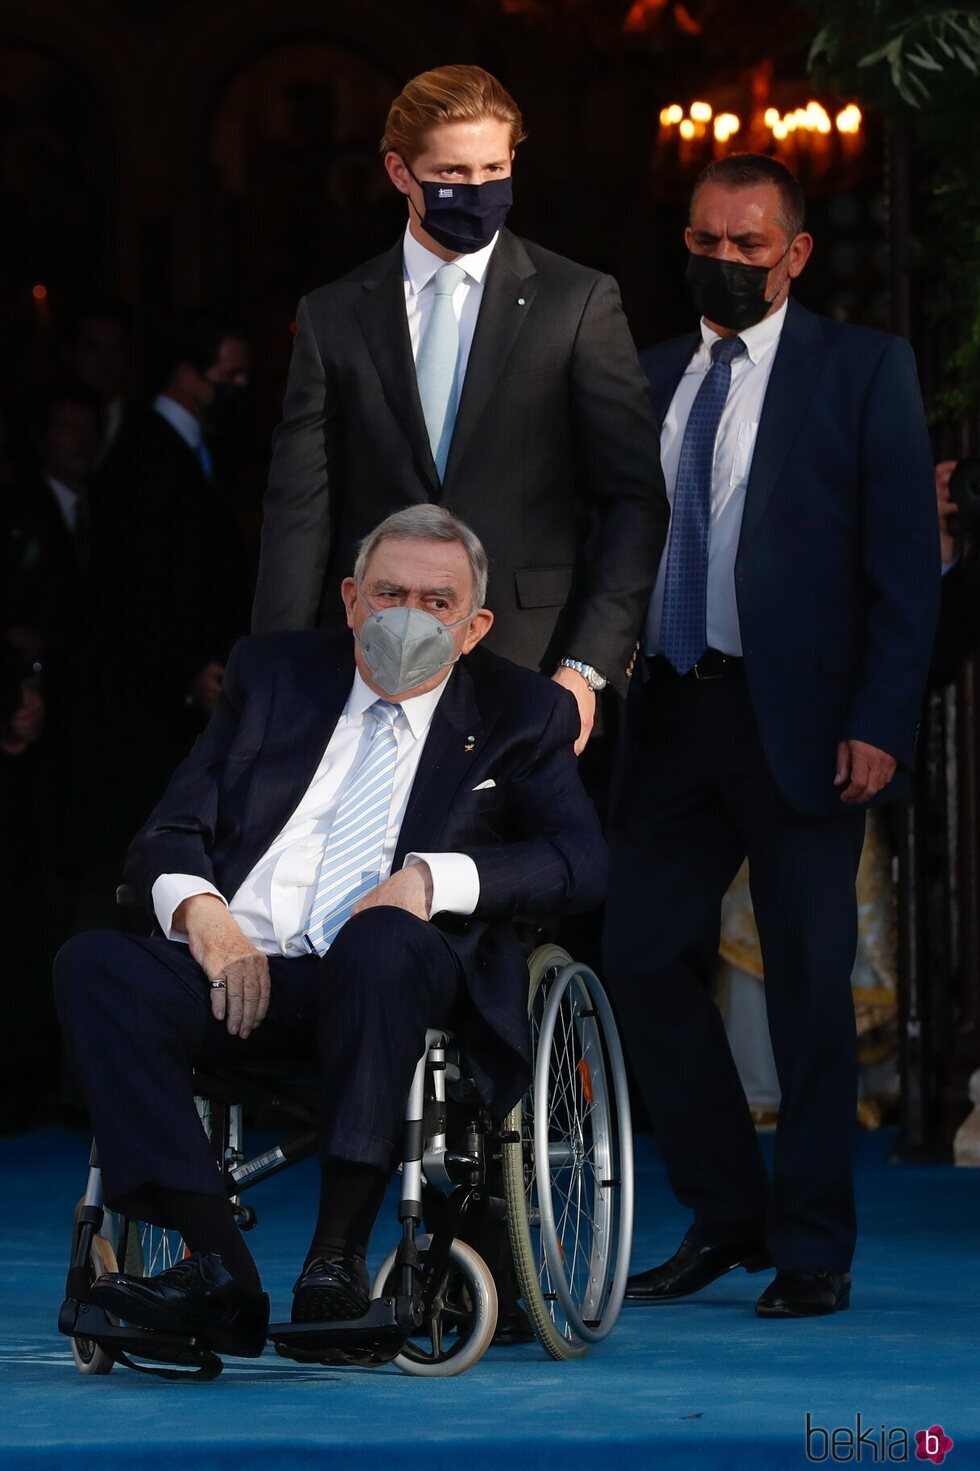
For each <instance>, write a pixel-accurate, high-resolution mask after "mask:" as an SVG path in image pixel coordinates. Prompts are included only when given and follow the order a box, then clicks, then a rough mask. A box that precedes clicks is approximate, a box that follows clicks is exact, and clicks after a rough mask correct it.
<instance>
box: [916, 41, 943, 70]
mask: <svg viewBox="0 0 980 1471" xmlns="http://www.w3.org/2000/svg"><path fill="white" fill-rule="evenodd" d="M908 59H909V61H914V62H915V64H916V66H921V67H922V69H923V70H924V71H929V72H941V71H942V67H941V66H940V65H939V62H938V61H937V60H936V59H935V57H934V56H930V55H929V53H928V51H926V50H925V48H924V47H922V46H920V47H919V49H918V51H910V52H909V53H908Z"/></svg>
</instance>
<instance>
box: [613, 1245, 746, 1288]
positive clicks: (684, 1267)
mask: <svg viewBox="0 0 980 1471" xmlns="http://www.w3.org/2000/svg"><path fill="white" fill-rule="evenodd" d="M771 1266H772V1262H771V1260H770V1257H769V1253H768V1252H767V1251H766V1248H765V1246H763V1244H762V1242H761V1241H743V1242H735V1243H734V1244H732V1245H730V1246H696V1245H694V1243H693V1242H690V1241H688V1240H687V1239H686V1238H685V1239H684V1240H683V1241H682V1242H681V1244H680V1246H679V1247H678V1248H677V1250H676V1251H675V1252H674V1255H673V1256H672V1257H671V1258H670V1260H669V1261H667V1262H664V1263H663V1264H662V1265H661V1266H659V1267H651V1268H650V1270H649V1271H648V1272H638V1273H637V1274H636V1276H634V1277H628V1278H627V1279H626V1296H627V1297H628V1298H629V1299H630V1300H631V1301H632V1302H673V1301H674V1299H675V1298H678V1297H689V1296H690V1294H691V1293H692V1292H700V1291H701V1288H702V1287H707V1285H708V1283H709V1282H714V1281H715V1279H716V1278H717V1277H724V1275H725V1273H726V1272H733V1271H734V1270H735V1268H736V1267H744V1268H745V1270H746V1271H747V1272H764V1271H765V1270H766V1268H767V1267H771Z"/></svg>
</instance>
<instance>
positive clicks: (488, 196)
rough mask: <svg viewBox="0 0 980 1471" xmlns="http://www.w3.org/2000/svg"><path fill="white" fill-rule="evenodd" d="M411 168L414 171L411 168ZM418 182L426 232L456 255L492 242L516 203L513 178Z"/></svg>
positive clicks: (419, 180) (470, 253)
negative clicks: (443, 182)
mask: <svg viewBox="0 0 980 1471" xmlns="http://www.w3.org/2000/svg"><path fill="white" fill-rule="evenodd" d="M405 167H406V168H408V164H406V165H405ZM408 172H409V173H410V174H412V170H411V169H408ZM412 178H413V179H415V175H414V174H412ZM415 182H416V184H418V186H419V188H420V189H421V190H422V197H423V199H424V201H425V214H424V215H419V219H420V221H421V223H422V226H423V228H424V230H425V232H426V234H427V235H431V236H432V238H433V240H437V241H438V242H439V244H440V245H442V246H444V247H445V249H446V250H451V251H453V253H454V254H456V255H472V254H473V251H474V250H482V249H483V247H484V246H485V245H489V244H490V241H491V240H492V239H493V237H494V236H495V235H496V233H497V231H498V230H499V229H500V227H501V226H502V225H503V223H504V221H505V220H506V218H507V215H508V213H509V211H510V207H511V205H512V204H513V203H514V191H513V186H512V183H511V180H510V178H506V179H488V180H487V182H486V183H485V184H439V183H433V182H432V181H431V180H429V179H415ZM410 202H411V201H410ZM412 208H413V209H415V206H414V204H413V205H412ZM415 213H416V214H418V210H415Z"/></svg>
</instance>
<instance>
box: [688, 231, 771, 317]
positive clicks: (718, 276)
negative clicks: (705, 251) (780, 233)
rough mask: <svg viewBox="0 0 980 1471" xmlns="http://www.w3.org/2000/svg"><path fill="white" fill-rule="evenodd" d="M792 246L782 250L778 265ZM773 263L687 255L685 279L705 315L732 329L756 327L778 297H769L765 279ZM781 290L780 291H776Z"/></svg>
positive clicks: (698, 306) (696, 304)
mask: <svg viewBox="0 0 980 1471" xmlns="http://www.w3.org/2000/svg"><path fill="white" fill-rule="evenodd" d="M788 254H789V247H788V246H787V248H786V250H784V251H783V254H782V255H781V256H780V257H779V260H778V261H776V262H775V265H777V266H778V265H779V263H780V261H783V260H785V258H786V256H787V255H788ZM773 269H774V267H773V266H750V265H746V263H745V262H744V261H736V260H719V259H718V257H717V256H714V255H695V254H694V253H693V251H692V252H691V253H690V254H689V255H688V257H687V270H686V272H685V280H686V282H687V289H688V290H689V291H690V293H691V296H692V298H693V300H694V305H695V306H696V307H697V309H698V311H699V312H700V313H701V315H702V317H704V318H705V319H706V321H709V322H717V323H718V325H719V327H728V328H730V329H731V331H733V332H744V331H745V329H746V327H754V326H755V324H756V322H761V321H762V319H763V317H764V316H765V315H766V313H767V312H768V310H769V308H770V307H771V306H772V303H773V301H775V300H776V297H775V296H774V297H773V298H772V301H769V300H768V299H767V297H766V282H767V281H768V279H769V272H770V271H771V270H773ZM776 294H777V295H778V294H779V293H778V292H777V293H776Z"/></svg>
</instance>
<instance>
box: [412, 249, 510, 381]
mask: <svg viewBox="0 0 980 1471" xmlns="http://www.w3.org/2000/svg"><path fill="white" fill-rule="evenodd" d="M499 233H500V232H499V231H498V232H497V234H498V235H499ZM496 243H497V235H494V237H493V239H492V240H491V241H490V244H489V245H484V247H483V249H482V250H474V251H473V252H472V253H471V254H469V255H460V256H457V258H456V259H455V260H454V261H453V264H454V265H457V266H459V268H460V270H461V271H465V272H466V275H465V278H464V279H463V280H462V281H460V283H459V285H458V286H457V287H456V290H455V291H454V292H453V311H454V313H455V315H456V320H457V322H458V323H459V366H458V369H457V373H456V391H457V393H462V390H463V379H464V378H465V377H466V365H467V363H468V362H469V359H470V348H471V347H472V346H473V333H474V332H475V331H476V319H477V317H478V316H479V315H480V303H481V302H482V300H483V282H484V278H485V276H486V274H487V267H488V266H489V264H490V257H491V255H492V254H493V248H494V246H495V245H496ZM444 265H446V262H445V261H444V260H443V259H442V257H441V256H438V255H433V253H432V251H431V250H427V249H426V248H425V246H424V245H421V244H420V243H419V241H418V240H416V238H415V236H414V235H413V234H412V232H411V229H410V228H409V227H408V226H406V227H405V244H404V248H403V255H402V269H403V272H404V276H405V311H406V312H407V314H408V332H409V336H410V337H411V339H412V357H413V358H414V359H415V360H416V361H418V355H419V343H420V342H421V341H422V337H423V335H424V333H425V329H426V327H427V326H428V322H429V316H430V314H431V312H432V306H433V303H434V301H435V299H436V293H435V287H434V286H433V285H432V284H431V283H432V281H433V279H434V277H435V274H436V271H438V269H439V267H440V266H444Z"/></svg>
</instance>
